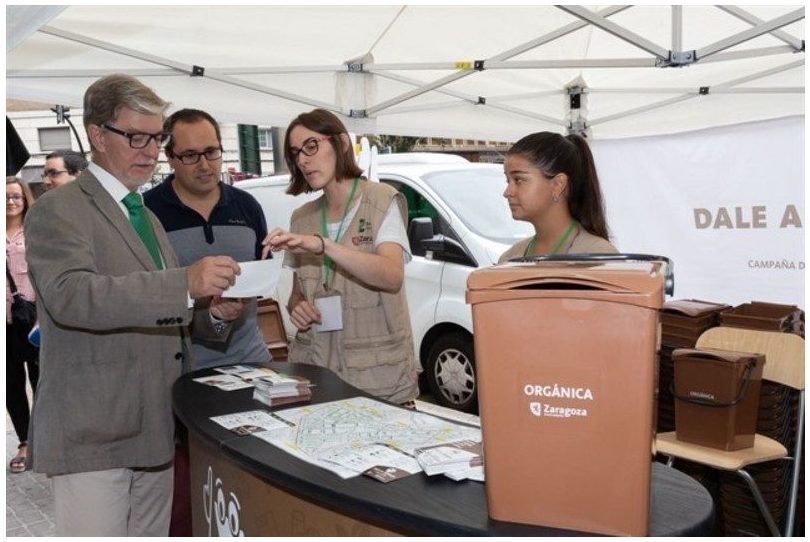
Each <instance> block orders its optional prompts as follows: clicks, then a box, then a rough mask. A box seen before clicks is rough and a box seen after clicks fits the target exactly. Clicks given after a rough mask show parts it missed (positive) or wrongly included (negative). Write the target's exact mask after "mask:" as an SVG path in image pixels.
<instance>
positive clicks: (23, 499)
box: [6, 418, 55, 536]
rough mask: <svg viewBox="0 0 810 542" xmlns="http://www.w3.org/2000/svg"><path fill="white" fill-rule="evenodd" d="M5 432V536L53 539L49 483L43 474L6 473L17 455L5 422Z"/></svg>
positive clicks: (15, 444) (14, 439)
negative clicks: (49, 537) (10, 462)
mask: <svg viewBox="0 0 810 542" xmlns="http://www.w3.org/2000/svg"><path fill="white" fill-rule="evenodd" d="M6 428H7V430H6V536H54V534H55V531H54V523H53V497H52V495H51V483H50V482H49V481H48V479H47V477H46V476H45V475H44V474H34V473H32V472H30V471H26V472H22V473H19V474H14V473H12V472H11V471H10V470H9V469H8V463H9V461H11V458H12V457H14V455H15V454H16V453H17V435H16V434H15V433H14V430H13V429H11V422H9V421H8V418H7V419H6Z"/></svg>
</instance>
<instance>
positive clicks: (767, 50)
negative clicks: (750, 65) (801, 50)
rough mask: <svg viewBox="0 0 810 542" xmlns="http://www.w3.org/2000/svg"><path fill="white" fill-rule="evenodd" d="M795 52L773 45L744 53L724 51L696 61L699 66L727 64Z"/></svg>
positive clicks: (782, 46) (785, 47)
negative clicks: (713, 63) (731, 61)
mask: <svg viewBox="0 0 810 542" xmlns="http://www.w3.org/2000/svg"><path fill="white" fill-rule="evenodd" d="M795 52H796V50H795V49H793V47H791V46H789V45H774V46H773V47H760V48H759V49H748V50H746V51H726V52H724V53H717V54H716V55H712V56H710V57H709V58H702V59H698V61H699V62H700V63H701V64H710V63H712V62H727V61H729V60H739V59H742V58H758V57H762V56H772V55H784V54H787V53H789V54H794V53H795Z"/></svg>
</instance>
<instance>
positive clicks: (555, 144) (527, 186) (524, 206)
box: [499, 132, 618, 263]
mask: <svg viewBox="0 0 810 542" xmlns="http://www.w3.org/2000/svg"><path fill="white" fill-rule="evenodd" d="M504 173H505V174H506V190H504V193H503V196H504V197H505V198H506V200H507V202H508V203H509V209H510V210H511V212H512V218H514V219H515V220H523V221H526V222H530V223H531V224H532V225H533V226H534V232H535V233H534V236H532V237H529V238H528V239H524V240H522V241H519V242H517V243H515V244H514V245H513V246H512V247H510V248H509V250H507V251H506V252H504V253H503V255H502V256H501V258H500V260H499V263H501V262H505V261H508V260H510V259H512V258H520V257H531V256H534V255H544V254H578V253H580V254H581V253H592V254H593V253H596V254H599V253H602V254H610V253H616V252H618V251H617V250H616V248H615V247H614V246H613V245H612V244H610V242H609V241H608V229H607V223H606V221H605V211H604V208H603V205H602V190H601V189H600V188H599V178H598V177H597V175H596V166H595V164H594V161H593V155H592V154H591V150H590V148H589V147H588V143H587V141H585V139H584V138H583V137H581V136H579V135H575V134H572V135H568V136H562V135H560V134H556V133H553V132H538V133H535V134H531V135H527V136H525V137H523V138H522V139H521V140H520V141H518V142H517V143H515V144H514V145H512V147H511V148H510V149H509V151H508V152H507V154H506V160H505V162H504Z"/></svg>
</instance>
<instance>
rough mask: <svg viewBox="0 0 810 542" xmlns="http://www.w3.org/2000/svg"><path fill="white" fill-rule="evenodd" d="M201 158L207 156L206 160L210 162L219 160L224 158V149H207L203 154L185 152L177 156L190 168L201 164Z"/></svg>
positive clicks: (176, 156)
mask: <svg viewBox="0 0 810 542" xmlns="http://www.w3.org/2000/svg"><path fill="white" fill-rule="evenodd" d="M201 156H205V159H206V160H208V161H209V162H211V161H213V160H219V159H220V158H222V147H212V148H210V149H205V150H204V151H202V152H195V151H189V152H184V153H183V154H176V155H175V158H177V159H178V160H180V161H181V162H183V163H184V164H185V165H187V166H190V165H193V164H196V163H197V162H199V161H200V157H201Z"/></svg>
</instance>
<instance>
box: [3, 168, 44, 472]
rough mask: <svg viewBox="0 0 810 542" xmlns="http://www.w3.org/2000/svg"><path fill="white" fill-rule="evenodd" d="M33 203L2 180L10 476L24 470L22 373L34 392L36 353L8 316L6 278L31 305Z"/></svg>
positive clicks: (20, 185)
mask: <svg viewBox="0 0 810 542" xmlns="http://www.w3.org/2000/svg"><path fill="white" fill-rule="evenodd" d="M33 203H34V198H33V196H32V195H31V189H30V188H28V185H27V184H25V182H24V181H22V180H21V179H18V178H16V177H6V273H7V274H6V411H7V412H8V415H9V417H10V418H11V423H12V425H13V426H14V432H15V433H17V439H18V440H19V446H18V447H17V455H15V456H14V458H13V459H12V460H11V463H10V464H9V468H10V469H11V472H23V471H25V469H26V466H25V458H26V455H27V453H28V422H29V421H30V415H31V412H30V408H29V405H28V394H27V393H26V389H25V373H26V367H27V368H28V381H29V382H30V383H31V390H32V391H36V389H37V380H38V379H39V366H38V356H39V351H38V350H37V348H35V347H34V346H33V345H31V344H30V343H29V342H28V332H29V331H30V328H31V325H30V323H25V322H19V321H17V320H14V319H13V318H12V316H11V303H12V301H13V299H12V288H11V284H10V282H9V279H8V276H9V275H10V276H11V278H12V280H13V281H14V289H15V290H16V291H17V293H18V295H20V296H21V297H22V298H23V299H25V300H27V301H34V300H35V299H34V298H35V296H34V288H33V287H32V286H31V281H30V280H29V279H28V264H26V262H25V232H24V228H23V220H24V219H25V215H26V213H27V212H28V209H30V208H31V205H32V204H33Z"/></svg>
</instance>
